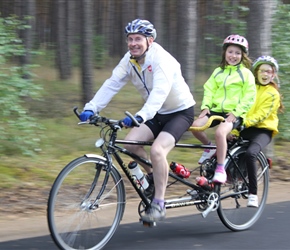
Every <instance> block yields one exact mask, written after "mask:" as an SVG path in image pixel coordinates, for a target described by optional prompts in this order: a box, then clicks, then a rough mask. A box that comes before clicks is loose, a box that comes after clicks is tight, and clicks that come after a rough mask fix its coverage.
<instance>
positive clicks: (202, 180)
mask: <svg viewBox="0 0 290 250" xmlns="http://www.w3.org/2000/svg"><path fill="white" fill-rule="evenodd" d="M196 183H197V185H199V186H201V187H203V188H207V189H209V190H210V189H212V188H213V184H212V183H209V182H208V179H207V178H206V177H204V176H198V177H196Z"/></svg>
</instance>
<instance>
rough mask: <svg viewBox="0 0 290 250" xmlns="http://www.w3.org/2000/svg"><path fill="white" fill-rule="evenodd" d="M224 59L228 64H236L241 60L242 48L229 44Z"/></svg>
mask: <svg viewBox="0 0 290 250" xmlns="http://www.w3.org/2000/svg"><path fill="white" fill-rule="evenodd" d="M225 57H226V58H225V59H226V62H227V64H228V65H237V64H239V63H240V62H241V60H242V49H241V47H240V46H237V45H230V46H228V47H227V50H226V54H225Z"/></svg>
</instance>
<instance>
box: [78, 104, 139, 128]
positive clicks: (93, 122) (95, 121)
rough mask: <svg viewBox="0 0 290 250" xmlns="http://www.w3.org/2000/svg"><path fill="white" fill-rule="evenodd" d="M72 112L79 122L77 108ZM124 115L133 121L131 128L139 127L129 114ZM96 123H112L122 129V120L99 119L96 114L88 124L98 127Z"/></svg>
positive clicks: (127, 112)
mask: <svg viewBox="0 0 290 250" xmlns="http://www.w3.org/2000/svg"><path fill="white" fill-rule="evenodd" d="M73 111H74V113H75V115H76V116H77V118H78V119H79V120H80V113H79V112H78V107H74V108H73ZM125 115H127V116H129V117H130V118H131V119H132V121H133V127H139V126H140V123H139V122H138V121H137V120H136V118H135V117H134V116H133V115H132V114H131V113H130V112H129V111H126V112H125ZM98 122H104V123H106V124H113V123H115V124H116V123H117V124H118V125H119V126H120V127H121V128H122V127H123V119H122V120H119V121H118V120H112V119H107V118H106V117H101V116H99V115H98V114H97V115H94V116H92V117H91V118H90V121H89V124H94V125H96V126H98Z"/></svg>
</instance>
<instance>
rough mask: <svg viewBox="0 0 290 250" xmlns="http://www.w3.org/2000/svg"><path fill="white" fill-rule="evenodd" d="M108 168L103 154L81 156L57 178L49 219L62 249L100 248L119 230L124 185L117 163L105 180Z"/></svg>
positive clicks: (51, 195)
mask: <svg viewBox="0 0 290 250" xmlns="http://www.w3.org/2000/svg"><path fill="white" fill-rule="evenodd" d="M105 167H106V159H105V158H103V157H101V156H100V157H99V158H98V157H85V156H84V157H80V158H78V159H76V160H74V161H72V162H71V163H69V164H68V165H67V166H66V167H65V168H64V169H63V170H62V172H61V173H60V174H59V176H58V177H57V179H56V180H55V182H54V184H53V187H52V189H51V192H50V195H49V200H48V208H47V219H48V225H49V230H50V233H51V236H52V238H53V240H54V241H55V243H56V244H57V245H58V246H59V247H60V249H101V248H102V247H104V246H105V245H106V244H107V242H108V241H109V240H110V239H111V237H112V236H113V234H114V232H115V230H116V229H117V227H118V225H119V223H120V220H121V219H122V216H123V212H124V209H125V190H124V184H123V180H122V179H121V176H120V174H119V172H118V171H117V169H116V168H115V167H114V166H113V167H112V169H111V171H110V172H109V175H108V176H107V177H108V180H107V181H105V178H106V173H107V171H105V170H104V169H105ZM103 183H106V185H105V186H103ZM102 188H103V189H104V191H103V193H102V195H101V197H100V198H99V199H98V200H97V201H96V197H97V196H98V194H99V192H100V190H101V189H102Z"/></svg>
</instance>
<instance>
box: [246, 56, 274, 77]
mask: <svg viewBox="0 0 290 250" xmlns="http://www.w3.org/2000/svg"><path fill="white" fill-rule="evenodd" d="M261 64H269V65H271V66H273V67H274V68H275V72H276V73H278V71H279V65H278V63H277V61H276V60H275V58H274V57H271V56H260V57H258V58H257V59H256V60H255V61H254V62H253V66H252V68H253V71H255V69H256V68H257V67H258V66H259V65H261Z"/></svg>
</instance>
